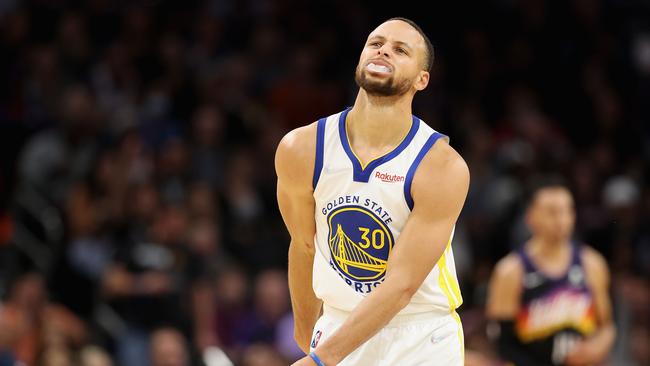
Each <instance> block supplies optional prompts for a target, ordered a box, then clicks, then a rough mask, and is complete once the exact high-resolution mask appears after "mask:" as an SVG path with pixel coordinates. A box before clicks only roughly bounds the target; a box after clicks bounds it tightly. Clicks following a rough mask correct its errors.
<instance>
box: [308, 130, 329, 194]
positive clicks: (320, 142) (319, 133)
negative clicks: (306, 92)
mask: <svg viewBox="0 0 650 366" xmlns="http://www.w3.org/2000/svg"><path fill="white" fill-rule="evenodd" d="M326 121H327V119H326V118H321V119H319V120H318V124H317V126H316V160H315V161H314V177H313V178H312V188H313V189H314V190H315V189H316V185H317V184H318V179H319V178H320V173H321V171H322V170H323V150H324V149H325V122H326Z"/></svg>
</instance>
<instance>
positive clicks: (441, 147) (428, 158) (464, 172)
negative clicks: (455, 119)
mask: <svg viewBox="0 0 650 366" xmlns="http://www.w3.org/2000/svg"><path fill="white" fill-rule="evenodd" d="M418 170H420V171H421V173H422V174H421V175H427V176H435V175H441V176H445V177H446V179H452V180H458V181H461V182H462V181H467V182H469V167H468V166H467V163H466V162H465V159H463V157H462V156H461V155H460V154H459V153H458V151H456V149H454V148H453V147H452V146H451V145H449V143H448V142H447V140H446V139H443V138H439V139H438V140H437V141H436V142H435V143H434V144H433V146H432V147H431V148H430V149H429V151H427V153H426V155H425V156H424V158H423V159H422V162H421V163H420V167H419V168H418Z"/></svg>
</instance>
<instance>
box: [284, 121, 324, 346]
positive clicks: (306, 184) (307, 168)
mask: <svg viewBox="0 0 650 366" xmlns="http://www.w3.org/2000/svg"><path fill="white" fill-rule="evenodd" d="M315 155H316V124H315V123H312V124H310V125H308V126H305V127H301V128H298V129H295V130H293V131H291V132H289V133H288V134H287V135H286V136H285V137H284V138H283V139H282V141H281V142H280V144H279V146H278V149H277V151H276V155H275V169H276V173H277V175H278V186H277V196H278V197H277V198H278V205H279V207H280V213H281V214H282V218H283V220H284V223H285V225H286V226H287V228H288V230H289V235H290V236H291V243H290V245H289V268H288V276H289V291H290V294H291V305H292V307H293V314H294V322H295V328H294V336H295V339H296V342H297V343H298V346H300V348H301V349H302V350H303V351H305V353H307V352H309V340H310V337H311V331H312V329H313V327H314V324H315V323H316V320H317V319H318V316H319V314H320V309H321V305H322V304H321V301H320V300H319V299H318V298H316V295H315V294H314V290H313V289H312V266H313V264H314V251H315V247H314V233H315V232H316V224H315V221H314V197H313V189H312V175H313V171H314V160H315Z"/></svg>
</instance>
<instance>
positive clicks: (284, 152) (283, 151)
mask: <svg viewBox="0 0 650 366" xmlns="http://www.w3.org/2000/svg"><path fill="white" fill-rule="evenodd" d="M316 124H317V122H313V123H310V124H308V125H306V126H302V127H298V128H296V129H293V130H291V131H289V132H288V133H287V134H286V135H284V137H282V139H281V140H280V143H279V144H278V147H277V149H276V151H275V168H276V172H277V174H278V176H288V177H291V178H293V180H299V181H302V180H304V179H307V178H308V177H309V174H311V172H312V171H313V168H314V159H315V154H316V153H315V152H316ZM303 176H304V177H303ZM302 178H304V179H302Z"/></svg>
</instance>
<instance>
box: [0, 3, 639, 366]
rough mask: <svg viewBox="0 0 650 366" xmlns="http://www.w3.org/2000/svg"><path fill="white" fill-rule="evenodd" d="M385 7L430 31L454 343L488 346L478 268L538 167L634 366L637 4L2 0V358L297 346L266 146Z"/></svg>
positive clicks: (96, 361) (431, 120) (318, 109)
mask: <svg viewBox="0 0 650 366" xmlns="http://www.w3.org/2000/svg"><path fill="white" fill-rule="evenodd" d="M425 8H426V9H425ZM393 16H405V17H408V18H412V19H413V20H415V21H416V22H417V23H419V24H420V25H421V26H422V28H423V29H424V31H425V32H426V33H427V34H428V35H429V37H430V38H431V40H432V41H433V43H434V46H435V47H436V61H435V64H434V69H433V72H432V78H431V83H430V85H429V87H428V88H427V89H426V90H425V91H424V92H422V93H420V94H419V95H418V96H416V99H415V103H414V113H415V114H416V115H417V116H419V117H421V118H422V119H424V120H425V121H427V123H428V124H429V125H431V126H432V127H434V128H435V129H437V130H439V131H442V132H443V133H445V134H447V135H449V136H450V137H451V143H452V145H453V146H454V147H455V148H456V149H457V150H459V151H460V152H461V154H462V155H463V157H464V158H465V159H466V160H467V162H468V164H469V167H470V170H471V174H472V182H471V187H470V192H469V197H468V199H467V204H466V206H465V208H464V210H463V213H462V216H461V219H460V220H459V222H458V225H457V229H456V237H455V239H454V252H455V256H456V262H457V267H458V272H459V277H460V282H461V287H462V289H463V294H464V298H465V303H464V305H463V306H462V308H461V309H460V310H461V312H460V314H461V317H462V318H463V321H464V327H465V334H466V341H467V347H468V348H471V349H474V350H478V351H480V352H483V353H485V354H487V355H491V354H493V351H492V348H491V347H490V344H489V342H488V341H487V340H486V337H485V331H484V325H485V324H484V323H485V320H484V318H483V315H482V313H483V309H482V306H483V303H484V300H485V288H486V282H487V280H488V278H489V274H490V271H491V269H492V267H493V265H494V263H495V262H496V261H497V260H498V259H499V258H501V257H502V256H503V255H505V254H506V253H507V252H508V251H509V250H511V249H512V248H515V247H516V246H518V245H519V244H520V243H522V242H523V241H524V240H525V239H526V237H527V235H528V233H527V231H526V228H525V227H524V224H523V220H522V213H523V209H524V205H525V201H524V200H525V197H526V195H527V193H528V191H529V189H530V187H531V185H533V184H534V183H535V182H537V181H538V180H539V179H541V178H542V177H545V176H548V175H554V176H560V177H563V178H564V179H565V180H566V182H568V184H569V186H570V188H571V189H572V191H573V192H574V194H575V200H576V208H577V212H578V223H577V228H576V237H577V239H578V240H581V241H584V242H586V243H588V244H590V245H592V246H594V247H595V248H596V249H597V250H598V251H600V252H601V253H602V254H603V255H604V256H605V257H606V258H607V260H608V263H609V265H610V267H611V271H612V297H613V301H614V311H615V319H616V324H617V326H618V330H619V337H618V340H617V343H616V347H615V350H614V352H613V354H612V357H611V361H610V363H609V364H611V365H617V366H618V365H650V347H648V345H649V344H650V310H649V309H650V286H649V277H650V189H649V187H648V179H649V178H650V175H649V174H650V168H649V166H650V164H648V162H649V161H650V2H648V1H647V0H627V1H616V0H570V1H568V0H567V1H560V0H557V1H543V0H486V1H482V2H476V3H474V2H471V1H444V2H429V3H426V4H424V3H421V2H415V1H413V2H410V3H407V2H405V1H401V2H398V3H393V4H392V5H390V6H385V5H381V4H380V3H377V2H371V1H354V0H333V1H311V2H307V1H298V0H247V1H244V0H242V1H237V0H212V1H196V0H185V1H158V0H141V1H126V0H121V1H111V0H89V1H57V0H34V1H19V0H2V1H0V85H1V86H2V87H1V88H0V151H1V152H2V153H1V154H0V166H1V167H2V169H1V170H0V365H2V366H5V365H13V364H14V361H12V360H15V359H18V360H20V361H22V362H24V363H25V364H26V365H48V366H68V365H84V366H109V365H124V366H132V365H133V366H135V365H137V366H142V365H144V366H148V365H151V366H182V365H190V364H191V365H199V364H201V360H200V359H201V358H202V354H203V353H204V351H205V350H206V349H212V350H215V349H214V348H208V347H209V346H217V347H218V349H221V350H223V351H225V352H226V353H227V355H228V357H229V358H230V359H231V360H232V361H233V362H234V363H235V364H237V365H246V366H256V365H270V366H273V365H286V364H288V363H289V362H290V361H292V360H294V359H296V358H297V357H299V356H300V351H299V350H298V349H297V347H296V346H295V344H294V342H293V340H292V326H293V325H292V318H291V312H290V302H289V298H288V289H287V279H286V256H287V246H288V235H287V233H286V230H285V227H284V224H283V223H282V220H281V217H280V215H279V212H278V209H277V203H276V199H275V173H274V170H273V156H274V152H275V147H276V145H277V143H278V141H279V139H280V138H281V137H282V136H283V134H284V133H286V132H287V131H289V130H290V129H292V128H294V127H297V126H300V125H304V124H307V123H310V122H312V121H315V120H316V119H318V118H319V117H323V116H327V115H330V114H333V113H336V112H338V111H340V110H342V109H343V108H344V107H346V106H348V105H351V104H352V102H353V100H354V97H355V96H356V92H357V87H356V85H355V84H354V81H353V72H354V67H355V66H356V63H357V60H358V57H359V53H360V51H361V48H362V45H363V43H364V41H365V39H366V37H367V35H368V33H369V32H370V31H372V29H374V27H376V26H377V25H378V24H380V23H381V22H382V21H383V20H385V19H387V18H389V17H393ZM217 358H218V356H217ZM212 362H213V363H212V364H213V365H221V364H225V363H219V361H212Z"/></svg>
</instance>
